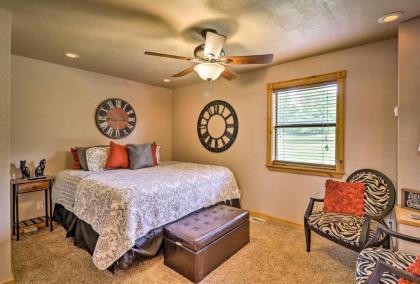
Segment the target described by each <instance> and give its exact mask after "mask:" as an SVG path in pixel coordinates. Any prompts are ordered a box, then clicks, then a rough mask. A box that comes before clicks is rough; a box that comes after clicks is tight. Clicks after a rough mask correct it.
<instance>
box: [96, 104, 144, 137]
mask: <svg viewBox="0 0 420 284" xmlns="http://www.w3.org/2000/svg"><path fill="white" fill-rule="evenodd" d="M95 121H96V126H97V127H98V129H99V131H100V132H101V133H102V134H103V135H105V136H107V137H109V138H112V139H119V138H123V137H126V136H128V135H130V133H131V132H133V130H134V127H136V122H137V118H136V113H135V111H134V109H133V107H132V106H131V105H130V104H129V103H127V102H126V101H124V100H121V99H116V98H112V99H107V100H105V101H103V102H102V103H101V104H100V105H99V106H98V108H97V109H96V114H95Z"/></svg>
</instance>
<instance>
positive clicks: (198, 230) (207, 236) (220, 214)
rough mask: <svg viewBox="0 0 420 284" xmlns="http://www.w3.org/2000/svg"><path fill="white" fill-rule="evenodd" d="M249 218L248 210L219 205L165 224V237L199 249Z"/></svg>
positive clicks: (190, 247)
mask: <svg viewBox="0 0 420 284" xmlns="http://www.w3.org/2000/svg"><path fill="white" fill-rule="evenodd" d="M248 220H249V214H248V211H246V210H242V209H238V208H235V207H230V206H226V205H218V206H215V207H211V208H208V209H205V210H203V211H201V212H198V213H196V214H193V215H190V216H188V217H185V218H183V219H181V220H179V221H177V222H175V223H172V224H170V225H167V226H165V238H168V239H170V240H172V241H174V242H177V243H179V244H182V245H183V246H185V247H187V248H189V249H191V250H193V251H199V250H200V249H202V248H203V247H206V246H207V245H208V244H210V243H212V242H214V241H215V240H217V239H218V238H220V237H222V236H224V235H225V234H227V233H228V232H230V231H232V230H233V229H234V228H236V227H238V226H239V225H241V224H243V223H244V222H247V221H248Z"/></svg>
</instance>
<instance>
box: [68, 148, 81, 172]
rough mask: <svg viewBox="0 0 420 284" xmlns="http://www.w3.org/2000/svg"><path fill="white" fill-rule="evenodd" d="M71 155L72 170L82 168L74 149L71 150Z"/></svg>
mask: <svg viewBox="0 0 420 284" xmlns="http://www.w3.org/2000/svg"><path fill="white" fill-rule="evenodd" d="M70 151H71V155H72V156H73V170H80V169H82V166H81V165H80V161H79V156H77V150H76V148H71V149H70Z"/></svg>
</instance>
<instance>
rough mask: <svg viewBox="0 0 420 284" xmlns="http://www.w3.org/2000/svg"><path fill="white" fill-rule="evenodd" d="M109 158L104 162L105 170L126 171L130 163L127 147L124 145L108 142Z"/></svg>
mask: <svg viewBox="0 0 420 284" xmlns="http://www.w3.org/2000/svg"><path fill="white" fill-rule="evenodd" d="M109 145H110V150H109V157H108V159H107V161H106V164H105V168H106V169H108V170H112V169H128V168H129V167H130V163H129V160H128V151H127V147H126V146H124V145H120V144H116V143H114V142H110V143H109Z"/></svg>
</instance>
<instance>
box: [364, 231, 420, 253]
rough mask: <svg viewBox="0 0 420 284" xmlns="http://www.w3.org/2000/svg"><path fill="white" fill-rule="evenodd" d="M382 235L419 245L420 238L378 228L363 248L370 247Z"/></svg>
mask: <svg viewBox="0 0 420 284" xmlns="http://www.w3.org/2000/svg"><path fill="white" fill-rule="evenodd" d="M382 234H384V235H387V236H390V237H395V238H397V239H401V240H404V241H408V242H412V243H416V244H420V238H416V237H412V236H408V235H404V234H401V233H398V232H395V231H392V230H390V229H388V228H386V227H385V226H380V227H378V229H376V232H375V235H374V236H373V238H372V239H371V240H370V241H369V242H368V243H367V244H366V246H365V248H367V247H369V246H371V245H372V244H374V243H376V242H378V241H379V239H380V238H381V235H382Z"/></svg>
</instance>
